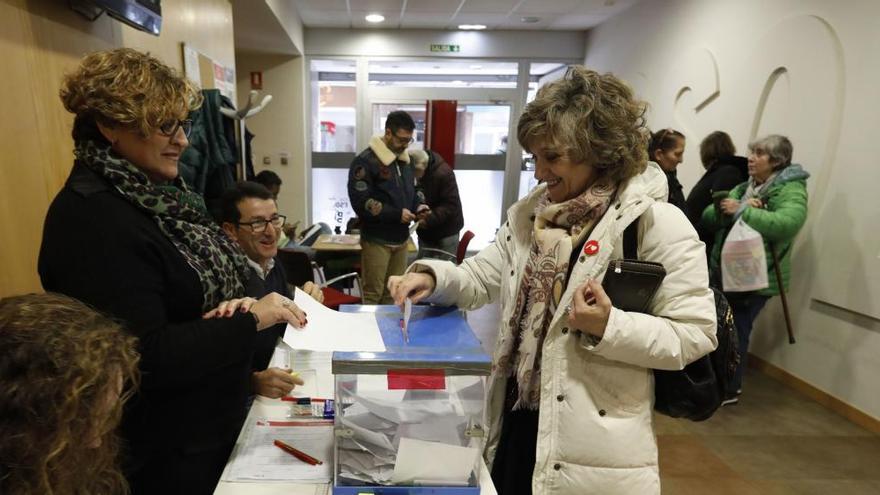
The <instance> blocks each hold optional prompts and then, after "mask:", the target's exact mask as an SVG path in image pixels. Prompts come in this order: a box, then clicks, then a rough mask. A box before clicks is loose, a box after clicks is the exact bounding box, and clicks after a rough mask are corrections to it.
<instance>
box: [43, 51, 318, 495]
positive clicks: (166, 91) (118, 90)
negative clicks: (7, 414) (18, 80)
mask: <svg viewBox="0 0 880 495" xmlns="http://www.w3.org/2000/svg"><path fill="white" fill-rule="evenodd" d="M61 100H62V102H63V103H64V107H65V108H66V109H67V110H68V111H69V112H71V113H73V114H74V115H75V119H74V123H73V141H74V155H75V157H76V160H75V162H74V166H73V170H72V171H71V173H70V177H69V178H68V180H67V183H66V184H65V186H64V188H63V189H62V190H61V191H60V192H59V193H58V195H57V196H56V197H55V200H54V201H53V202H52V205H51V206H50V208H49V212H48V213H47V215H46V223H45V226H44V229H43V244H42V247H41V250H40V258H39V272H40V278H41V279H42V282H43V287H44V288H45V289H46V290H49V291H53V292H60V293H63V294H67V295H70V296H72V297H75V298H77V299H79V300H81V301H84V302H86V303H88V304H90V305H92V306H94V307H96V308H98V309H100V310H101V311H104V312H106V313H108V314H110V315H112V316H113V317H115V318H118V319H119V320H121V321H122V322H123V323H124V325H125V328H126V330H128V331H130V332H132V333H133V334H134V335H135V336H137V337H138V338H139V350H140V352H141V355H142V356H143V359H142V361H141V371H142V372H143V387H142V389H141V390H140V391H139V392H138V393H137V394H136V395H135V398H134V400H133V401H132V404H131V407H129V408H127V409H126V414H125V417H123V421H122V431H123V436H124V439H125V440H126V442H127V445H126V447H127V448H126V450H125V452H126V454H127V458H126V459H125V461H126V462H125V464H124V465H123V467H124V469H125V471H126V476H127V477H128V480H129V482H130V484H131V487H132V491H133V492H135V493H207V492H210V491H211V490H212V489H213V488H214V486H215V484H216V483H217V481H218V480H219V478H220V474H221V472H222V470H223V466H224V465H225V463H226V460H227V458H228V456H229V453H230V452H231V450H232V446H233V444H234V442H235V438H236V436H237V435H238V431H239V428H240V426H241V424H242V422H243V420H244V417H245V415H246V410H245V403H246V400H247V396H248V394H249V384H250V371H251V370H250V362H251V355H252V354H253V350H254V345H255V344H254V343H255V342H256V337H257V331H259V330H262V329H265V328H270V327H272V326H273V325H275V324H276V323H281V322H284V321H287V322H290V323H292V324H293V325H295V326H302V324H303V323H304V321H305V317H304V314H303V313H302V311H300V310H299V309H298V308H297V307H296V306H295V305H294V304H293V302H292V301H290V299H288V298H287V297H284V296H281V295H279V294H277V293H271V294H269V295H267V296H264V297H263V298H261V299H260V300H259V301H254V300H252V299H244V298H243V296H244V295H245V284H246V281H247V277H248V273H249V270H250V268H249V267H248V264H247V261H246V260H245V256H244V254H243V253H242V252H241V250H240V249H239V248H238V246H237V245H235V243H234V242H233V241H231V240H230V239H229V238H228V237H227V236H226V235H225V234H224V233H223V231H222V230H221V229H220V227H219V226H218V225H217V224H216V223H214V221H213V220H212V219H211V218H210V216H209V215H208V212H207V209H206V208H205V204H204V201H203V200H202V198H201V196H199V195H197V194H196V193H194V192H192V191H190V190H189V189H188V188H187V187H186V185H185V184H184V183H183V181H182V180H181V179H180V178H179V177H178V168H177V165H178V159H179V158H180V154H181V152H182V151H183V150H184V148H186V146H187V145H188V144H189V143H188V141H187V133H188V132H189V130H190V126H191V122H190V121H189V120H187V114H188V112H189V111H190V110H191V109H193V108H196V107H197V106H198V105H199V104H200V102H201V94H200V93H199V92H198V90H197V89H196V88H195V87H194V86H193V85H192V84H191V83H190V82H189V81H188V80H187V79H186V78H184V77H183V76H181V75H179V74H177V73H176V72H175V71H174V70H173V69H171V68H169V67H168V66H166V65H165V64H163V63H162V62H160V61H159V60H157V59H155V58H153V57H151V56H149V55H147V54H144V53H141V52H138V51H136V50H132V49H129V48H121V49H116V50H110V51H104V52H97V53H93V54H91V55H88V56H86V57H85V58H83V60H82V61H81V62H80V64H79V67H77V68H76V69H75V70H74V71H73V72H71V73H70V74H68V75H67V76H66V78H65V79H64V81H63V84H62V87H61ZM217 315H220V316H223V318H210V319H209V318H203V316H207V317H212V316H217Z"/></svg>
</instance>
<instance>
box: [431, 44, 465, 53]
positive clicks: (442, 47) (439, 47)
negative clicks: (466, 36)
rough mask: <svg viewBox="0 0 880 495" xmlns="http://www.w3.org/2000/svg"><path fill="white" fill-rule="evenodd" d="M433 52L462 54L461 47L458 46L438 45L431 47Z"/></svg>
mask: <svg viewBox="0 0 880 495" xmlns="http://www.w3.org/2000/svg"><path fill="white" fill-rule="evenodd" d="M431 51H432V52H447V53H454V52H460V51H461V47H459V46H458V45H436V44H435V45H431Z"/></svg>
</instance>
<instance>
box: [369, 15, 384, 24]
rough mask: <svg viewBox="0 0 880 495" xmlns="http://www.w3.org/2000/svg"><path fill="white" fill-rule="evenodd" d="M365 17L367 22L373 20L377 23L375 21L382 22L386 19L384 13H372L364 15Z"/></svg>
mask: <svg viewBox="0 0 880 495" xmlns="http://www.w3.org/2000/svg"><path fill="white" fill-rule="evenodd" d="M364 19H366V20H367V22H372V23H373V24H375V23H377V22H382V21H384V20H385V16H384V15H382V14H370V15H368V16H366V17H364Z"/></svg>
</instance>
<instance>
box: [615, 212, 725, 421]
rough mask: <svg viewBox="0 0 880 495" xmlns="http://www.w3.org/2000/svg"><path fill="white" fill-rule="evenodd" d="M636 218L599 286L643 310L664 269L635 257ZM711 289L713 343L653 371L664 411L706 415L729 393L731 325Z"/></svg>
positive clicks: (622, 303)
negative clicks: (676, 364) (673, 367)
mask: <svg viewBox="0 0 880 495" xmlns="http://www.w3.org/2000/svg"><path fill="white" fill-rule="evenodd" d="M638 223H639V220H638V219H636V220H634V221H633V222H632V223H631V224H629V225H628V226H627V227H626V229H625V230H624V233H623V254H624V259H623V260H614V261H612V262H611V264H610V266H609V267H608V270H607V271H606V273H605V278H604V279H603V281H602V286H603V287H604V288H605V290H606V292H607V293H608V296H609V297H610V298H611V301H612V302H613V303H614V306H615V307H617V308H619V309H622V310H624V311H635V312H639V313H646V312H647V311H648V307H649V305H650V302H651V299H652V298H653V296H654V293H655V292H657V289H658V288H659V287H660V284H661V282H662V281H663V278H664V277H665V275H666V270H665V269H664V268H663V265H662V264H660V263H654V262H649V261H640V260H639V259H638V238H637V236H638V233H637V229H638ZM713 291H714V293H715V309H716V312H717V316H718V326H717V329H716V333H717V336H718V347H717V348H716V349H715V350H714V351H712V352H711V353H709V354H707V355H705V356H703V357H701V358H699V359H697V360H696V361H694V362H692V363H690V364H688V365H687V366H685V367H684V369H682V370H677V371H670V370H654V410H655V411H657V412H659V413H661V414H664V415H666V416H671V417H673V418H687V419H690V420H692V421H703V420H706V419H708V418H709V417H711V416H712V414H714V413H715V411H716V410H717V409H718V407H719V406H720V405H721V401H722V400H723V399H724V396H725V394H726V393H728V392H729V391H728V390H727V388H728V387H729V384H730V383H731V382H732V381H733V374H734V373H735V371H736V365H737V363H738V362H739V353H738V352H737V337H736V327H735V326H734V325H733V315H732V313H731V311H730V306H729V305H728V304H727V300H725V299H724V295H723V294H721V292H720V291H717V290H715V289H713Z"/></svg>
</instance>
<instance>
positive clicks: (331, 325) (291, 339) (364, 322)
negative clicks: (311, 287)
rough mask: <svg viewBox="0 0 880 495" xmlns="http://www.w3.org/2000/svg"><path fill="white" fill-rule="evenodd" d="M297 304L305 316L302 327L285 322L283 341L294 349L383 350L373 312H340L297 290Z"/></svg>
mask: <svg viewBox="0 0 880 495" xmlns="http://www.w3.org/2000/svg"><path fill="white" fill-rule="evenodd" d="M294 300H295V302H296V305H297V306H299V308H300V309H302V310H303V311H305V312H306V314H307V315H308V320H309V322H308V324H306V326H305V327H304V328H294V327H293V326H292V325H290V324H288V325H287V330H286V331H285V332H284V343H286V344H287V345H289V346H290V347H292V348H293V349H296V350H307V351H323V352H332V351H348V352H385V344H384V342H383V341H382V334H381V333H380V331H379V324H378V322H376V316H375V315H374V314H373V313H340V312H338V311H333V310H332V309H330V308H328V307H326V306H324V305H323V304H321V303H319V302H318V301H316V300H314V299H312V298H311V297H310V296H309V295H308V294H306V293H305V292H303V291H302V290H300V289H299V288H297V289H296V297H295V299H294Z"/></svg>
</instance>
